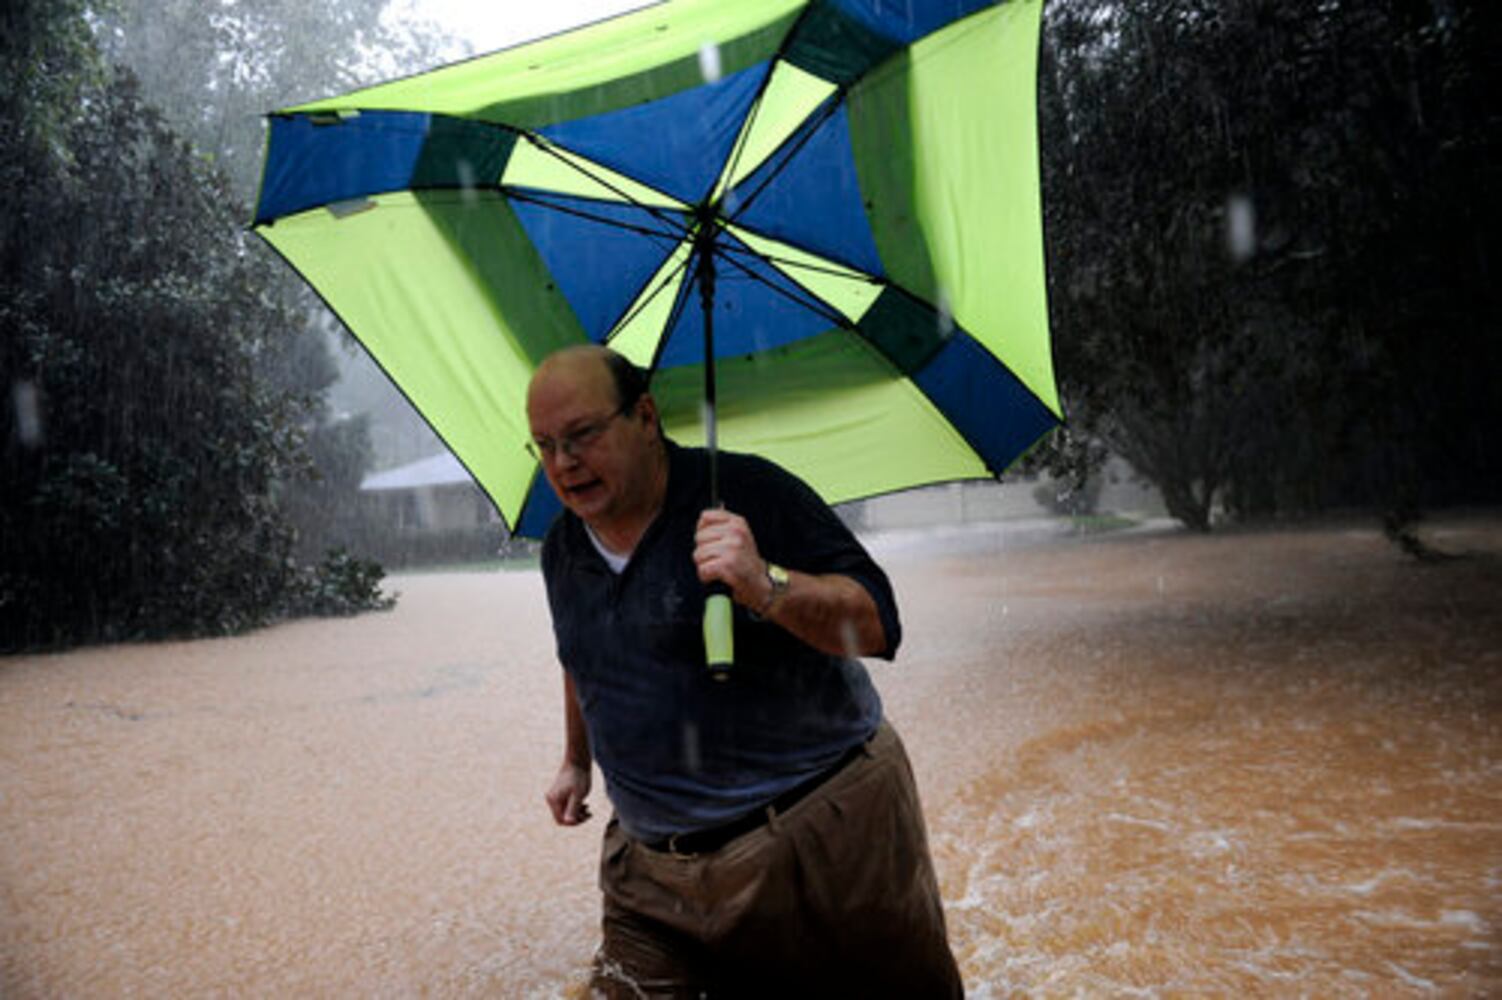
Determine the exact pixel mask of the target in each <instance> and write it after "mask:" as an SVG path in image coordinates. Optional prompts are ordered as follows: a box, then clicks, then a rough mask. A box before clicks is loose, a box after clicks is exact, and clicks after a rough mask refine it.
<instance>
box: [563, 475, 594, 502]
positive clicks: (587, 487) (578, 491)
mask: <svg viewBox="0 0 1502 1000" xmlns="http://www.w3.org/2000/svg"><path fill="white" fill-rule="evenodd" d="M600 485H601V483H600V481H599V480H598V479H590V480H586V481H585V482H582V483H574V484H572V485H569V486H565V487H564V488H563V492H564V493H567V494H568V495H569V496H570V497H574V498H583V497H587V496H589V494H590V493H592V492H593V491H594V490H596V489H598V488H599V487H600Z"/></svg>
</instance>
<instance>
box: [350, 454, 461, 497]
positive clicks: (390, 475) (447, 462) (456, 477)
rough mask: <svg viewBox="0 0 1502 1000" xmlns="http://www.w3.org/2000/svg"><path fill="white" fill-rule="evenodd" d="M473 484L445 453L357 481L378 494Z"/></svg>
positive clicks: (452, 458)
mask: <svg viewBox="0 0 1502 1000" xmlns="http://www.w3.org/2000/svg"><path fill="white" fill-rule="evenodd" d="M469 482H473V479H472V478H471V477H470V474H469V473H468V472H466V471H464V466H462V465H460V464H459V460H458V459H457V458H455V457H454V456H453V455H452V454H450V453H449V452H446V451H445V452H443V453H442V454H438V455H431V456H429V457H428V458H420V459H418V460H417V461H415V462H408V463H407V464H406V465H399V466H397V467H396V468H394V469H387V470H386V471H385V472H372V473H371V474H370V475H368V476H366V477H365V478H364V479H363V480H361V481H360V489H361V490H364V491H367V492H371V493H379V492H382V491H386V490H412V489H418V488H420V487H423V486H455V485H458V484H461V483H469Z"/></svg>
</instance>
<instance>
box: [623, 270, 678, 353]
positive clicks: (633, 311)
mask: <svg viewBox="0 0 1502 1000" xmlns="http://www.w3.org/2000/svg"><path fill="white" fill-rule="evenodd" d="M692 259H693V255H692V254H690V255H689V256H687V257H685V258H684V259H683V262H682V263H680V264H679V265H678V266H677V267H674V268H672V269H671V270H669V271H668V273H667V274H666V275H664V276H663V279H662V281H660V282H658V284H657V287H656V288H654V289H652V291H651V294H649V295H647V296H646V297H645V298H643V297H642V295H641V292H637V297H636V300H635V302H634V306H633V307H632V308H630V309H628V310H627V312H626V314H625V315H623V316H621V317H620V318H619V319H617V320H616V321H615V322H614V323H613V324H611V327H610V329H611V330H612V331H620V330H624V329H625V328H626V327H628V326H630V325H631V324H632V323H634V322H636V317H638V316H640V315H641V314H642V313H644V312H646V311H647V306H649V305H651V304H652V302H653V301H654V300H655V299H656V298H657V296H659V295H661V294H662V293H663V291H664V290H666V289H667V287H668V285H670V284H672V283H673V281H674V280H675V279H676V278H677V277H678V275H679V274H681V273H683V270H684V269H685V268H686V267H688V262H689V261H690V260H692ZM650 283H651V279H648V284H650ZM642 287H643V291H645V289H646V287H647V286H645V285H644V286H642ZM673 318H674V319H676V318H677V317H676V316H675V317H673ZM664 329H668V330H671V329H672V324H671V323H669V324H668V325H667V326H666V327H665V328H664ZM606 339H607V340H608V339H609V337H608V336H607V338H606ZM654 353H655V352H654Z"/></svg>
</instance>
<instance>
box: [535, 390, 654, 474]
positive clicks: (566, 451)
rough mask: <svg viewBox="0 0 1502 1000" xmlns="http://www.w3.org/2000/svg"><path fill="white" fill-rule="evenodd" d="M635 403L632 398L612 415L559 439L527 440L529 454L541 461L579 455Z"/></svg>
mask: <svg viewBox="0 0 1502 1000" xmlns="http://www.w3.org/2000/svg"><path fill="white" fill-rule="evenodd" d="M635 405H636V400H632V401H631V402H629V403H627V404H626V405H625V406H622V407H621V408H620V409H619V410H616V411H615V412H614V413H612V414H611V415H610V416H608V417H601V418H600V419H599V420H596V421H594V422H593V423H588V424H585V425H584V426H583V427H579V428H576V429H575V430H572V431H570V432H569V433H567V434H565V435H563V436H562V437H559V438H557V439H554V438H534V439H532V440H531V441H528V442H527V454H529V455H531V456H532V457H533V458H535V459H537V460H538V461H539V462H543V461H551V460H552V459H553V458H555V457H556V456H558V455H560V454H562V455H567V456H569V457H571V458H572V457H574V456H577V455H578V454H579V453H580V452H582V451H585V450H586V449H588V448H589V447H590V446H591V445H593V444H594V443H595V442H596V441H598V440H599V439H600V435H601V434H604V433H605V428H606V427H609V426H610V422H611V421H612V420H614V419H615V418H616V417H619V416H621V415H622V414H625V413H629V412H631V409H632V407H634V406H635Z"/></svg>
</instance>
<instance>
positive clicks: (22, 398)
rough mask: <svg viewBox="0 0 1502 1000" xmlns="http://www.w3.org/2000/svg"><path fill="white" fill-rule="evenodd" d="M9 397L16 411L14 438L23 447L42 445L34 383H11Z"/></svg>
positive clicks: (40, 418)
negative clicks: (18, 439) (16, 438)
mask: <svg viewBox="0 0 1502 1000" xmlns="http://www.w3.org/2000/svg"><path fill="white" fill-rule="evenodd" d="M10 396H11V403H12V404H13V405H14V407H15V411H16V437H18V438H20V440H21V444H22V446H23V447H26V448H35V447H37V446H38V445H40V444H41V443H42V408H41V403H40V401H39V398H38V396H37V387H36V383H35V382H28V381H21V382H15V383H12V385H11V389H10Z"/></svg>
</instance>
